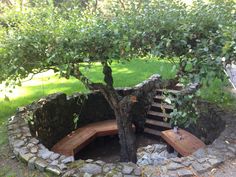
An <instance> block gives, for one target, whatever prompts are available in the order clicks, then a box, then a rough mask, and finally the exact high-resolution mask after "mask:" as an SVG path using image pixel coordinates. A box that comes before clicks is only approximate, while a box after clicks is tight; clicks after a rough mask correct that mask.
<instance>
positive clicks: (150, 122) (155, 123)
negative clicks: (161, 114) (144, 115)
mask: <svg viewBox="0 0 236 177" xmlns="http://www.w3.org/2000/svg"><path fill="white" fill-rule="evenodd" d="M146 123H147V124H150V125H155V126H161V127H166V128H171V125H170V124H169V123H166V122H161V121H158V120H153V119H146Z"/></svg>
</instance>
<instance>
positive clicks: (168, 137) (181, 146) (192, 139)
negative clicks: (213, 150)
mask: <svg viewBox="0 0 236 177" xmlns="http://www.w3.org/2000/svg"><path fill="white" fill-rule="evenodd" d="M161 137H162V138H163V139H164V140H165V141H166V142H167V143H168V144H169V145H170V146H172V147H173V148H174V149H175V150H176V151H177V152H178V153H180V154H181V155H182V156H188V155H191V154H192V153H193V152H195V151H196V150H198V149H200V148H203V147H205V144H204V143H203V142H202V141H201V140H200V139H198V138H197V137H196V136H194V135H192V134H191V133H189V132H187V131H185V130H183V129H179V130H178V133H175V132H174V131H173V130H166V131H162V132H161Z"/></svg>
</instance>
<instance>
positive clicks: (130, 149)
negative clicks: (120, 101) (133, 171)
mask: <svg viewBox="0 0 236 177" xmlns="http://www.w3.org/2000/svg"><path fill="white" fill-rule="evenodd" d="M127 111H128V110H127V109H126V108H125V107H123V106H121V107H120V108H119V109H118V110H114V112H115V116H116V121H117V126H118V131H119V132H118V133H119V140H120V146H121V150H120V161H122V162H129V161H131V162H134V163H136V161H137V155H136V151H137V148H136V141H135V134H134V129H133V128H132V121H131V119H130V117H129V113H128V112H127Z"/></svg>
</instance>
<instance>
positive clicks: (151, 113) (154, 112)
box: [147, 111, 171, 119]
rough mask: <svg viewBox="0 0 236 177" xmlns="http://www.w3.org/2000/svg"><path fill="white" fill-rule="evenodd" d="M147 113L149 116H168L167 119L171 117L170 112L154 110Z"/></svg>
mask: <svg viewBox="0 0 236 177" xmlns="http://www.w3.org/2000/svg"><path fill="white" fill-rule="evenodd" d="M147 114H148V115H151V116H156V117H161V118H168V119H170V118H171V116H170V114H164V113H161V112H156V111H148V113H147Z"/></svg>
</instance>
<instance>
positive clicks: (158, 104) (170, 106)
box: [152, 102, 174, 109]
mask: <svg viewBox="0 0 236 177" xmlns="http://www.w3.org/2000/svg"><path fill="white" fill-rule="evenodd" d="M152 106H153V107H158V108H163V109H174V106H172V105H168V104H165V103H164V104H163V103H155V102H154V103H152Z"/></svg>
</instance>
